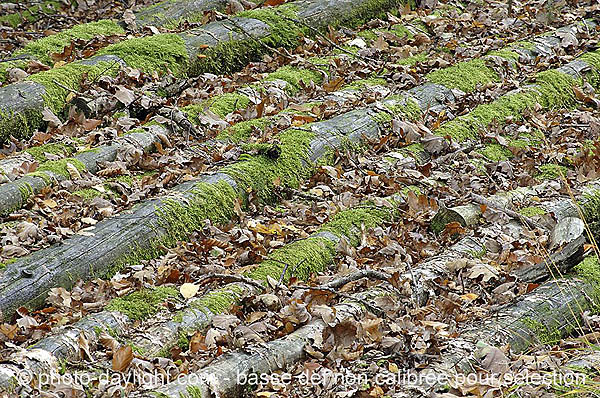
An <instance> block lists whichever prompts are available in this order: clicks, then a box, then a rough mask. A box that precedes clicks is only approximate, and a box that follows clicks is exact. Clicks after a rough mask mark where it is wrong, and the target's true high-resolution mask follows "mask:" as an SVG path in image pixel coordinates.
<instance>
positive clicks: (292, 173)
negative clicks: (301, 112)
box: [222, 129, 314, 203]
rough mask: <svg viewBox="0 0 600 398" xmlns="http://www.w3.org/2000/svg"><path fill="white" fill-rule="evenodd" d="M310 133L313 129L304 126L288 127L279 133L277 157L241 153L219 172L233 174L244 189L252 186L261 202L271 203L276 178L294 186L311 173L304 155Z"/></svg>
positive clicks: (310, 137) (306, 151)
mask: <svg viewBox="0 0 600 398" xmlns="http://www.w3.org/2000/svg"><path fill="white" fill-rule="evenodd" d="M313 137H314V134H313V133H311V132H308V131H305V130H297V129H287V130H285V131H283V132H281V133H280V134H279V135H278V139H279V142H280V145H279V147H280V149H281V154H280V155H279V157H278V158H276V159H273V158H270V157H268V156H266V155H256V156H250V155H242V156H241V157H240V161H238V162H237V163H234V164H231V165H228V166H225V167H224V168H223V170H222V172H223V173H225V174H228V175H230V176H231V177H233V179H234V180H235V181H236V182H237V184H238V185H239V186H241V187H242V188H243V189H245V190H248V189H253V190H254V191H255V192H257V194H258V196H259V198H260V199H262V200H263V201H264V202H266V203H272V202H273V201H274V199H275V197H274V193H273V191H274V190H273V182H274V181H275V180H276V179H278V180H280V183H281V185H282V186H287V187H291V188H297V187H298V186H299V184H300V181H302V180H304V179H305V178H308V177H309V176H310V173H311V170H312V168H311V167H310V166H308V165H310V164H311V162H310V161H309V159H308V158H307V156H308V148H309V145H310V142H311V140H312V138H313Z"/></svg>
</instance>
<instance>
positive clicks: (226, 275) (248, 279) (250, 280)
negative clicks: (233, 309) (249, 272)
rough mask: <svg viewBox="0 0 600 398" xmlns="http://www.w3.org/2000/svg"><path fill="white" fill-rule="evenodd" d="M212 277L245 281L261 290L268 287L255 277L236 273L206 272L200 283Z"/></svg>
mask: <svg viewBox="0 0 600 398" xmlns="http://www.w3.org/2000/svg"><path fill="white" fill-rule="evenodd" d="M210 279H224V280H230V281H235V282H241V283H245V284H246V285H250V286H252V287H255V288H257V289H259V290H265V289H266V288H265V287H264V286H263V285H261V284H260V283H259V282H257V281H255V280H254V279H251V278H247V277H245V276H242V275H234V274H216V273H215V274H206V275H202V277H201V278H200V279H199V280H198V283H202V282H205V281H208V280H210Z"/></svg>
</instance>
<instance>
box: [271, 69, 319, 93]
mask: <svg viewBox="0 0 600 398" xmlns="http://www.w3.org/2000/svg"><path fill="white" fill-rule="evenodd" d="M275 79H279V80H283V81H285V82H287V83H288V84H289V85H290V86H291V87H290V86H288V92H289V93H290V94H296V93H297V92H298V90H300V89H301V88H302V86H301V84H300V82H303V83H304V84H305V85H307V84H310V82H314V83H317V84H318V83H321V82H322V81H323V76H322V75H321V74H320V73H319V72H317V71H314V70H310V69H300V68H295V67H293V66H289V65H286V66H283V67H281V68H279V69H277V70H276V71H275V72H273V73H270V74H269V75H268V76H267V78H266V79H265V80H275Z"/></svg>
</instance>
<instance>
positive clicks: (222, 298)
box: [192, 285, 243, 314]
mask: <svg viewBox="0 0 600 398" xmlns="http://www.w3.org/2000/svg"><path fill="white" fill-rule="evenodd" d="M242 293H243V291H242V289H241V288H240V287H239V286H235V285H227V286H226V287H223V288H220V289H216V290H211V291H209V292H208V293H206V294H205V295H203V296H202V297H201V298H200V299H198V300H195V301H193V302H192V307H194V308H197V309H199V310H201V311H205V310H207V309H208V310H209V311H210V312H211V313H213V314H221V313H223V312H225V311H227V310H228V309H229V308H230V307H231V306H232V305H234V304H235V303H237V302H239V300H240V299H241V297H242Z"/></svg>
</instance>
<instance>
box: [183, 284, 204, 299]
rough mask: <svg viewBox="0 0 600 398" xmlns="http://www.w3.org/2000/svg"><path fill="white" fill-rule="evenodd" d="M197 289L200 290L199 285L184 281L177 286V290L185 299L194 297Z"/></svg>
mask: <svg viewBox="0 0 600 398" xmlns="http://www.w3.org/2000/svg"><path fill="white" fill-rule="evenodd" d="M199 290H200V286H198V285H194V284H193V283H184V284H183V285H181V287H180V288H179V292H180V293H181V295H182V296H183V297H184V298H186V299H189V298H191V297H194V296H195V295H196V294H197V293H198V291H199Z"/></svg>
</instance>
